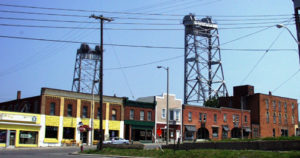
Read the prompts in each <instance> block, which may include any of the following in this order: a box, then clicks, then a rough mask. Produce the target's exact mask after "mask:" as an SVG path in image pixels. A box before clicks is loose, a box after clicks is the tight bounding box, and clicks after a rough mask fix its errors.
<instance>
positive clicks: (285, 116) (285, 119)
mask: <svg viewBox="0 0 300 158" xmlns="http://www.w3.org/2000/svg"><path fill="white" fill-rule="evenodd" d="M284 123H285V124H287V123H288V121H287V114H284Z"/></svg>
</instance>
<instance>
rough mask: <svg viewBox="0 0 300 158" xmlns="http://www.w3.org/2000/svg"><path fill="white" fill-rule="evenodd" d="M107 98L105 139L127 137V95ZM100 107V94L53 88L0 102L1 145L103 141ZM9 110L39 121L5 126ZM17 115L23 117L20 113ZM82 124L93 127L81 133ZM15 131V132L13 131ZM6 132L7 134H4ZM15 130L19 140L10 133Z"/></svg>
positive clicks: (105, 102) (103, 109) (33, 145)
mask: <svg viewBox="0 0 300 158" xmlns="http://www.w3.org/2000/svg"><path fill="white" fill-rule="evenodd" d="M103 99H104V104H103V108H102V111H103V130H104V136H103V138H104V139H109V137H123V135H124V133H123V131H124V121H123V120H124V119H123V118H124V116H123V114H124V112H123V110H124V109H123V98H119V97H110V96H104V98H103ZM99 107H100V105H99V96H97V95H95V96H93V95H91V94H85V93H77V92H71V91H66V90H58V89H51V88H42V90H41V95H40V96H36V97H31V98H24V99H17V100H13V101H10V102H4V103H0V109H1V110H2V111H1V114H2V115H1V116H2V117H1V118H4V119H0V134H1V135H0V146H7V145H5V143H2V142H7V141H10V142H9V144H15V145H12V146H15V147H21V146H22V147H23V146H30V147H38V146H61V145H63V144H73V145H75V144H78V143H80V141H81V140H83V143H85V144H92V143H94V144H95V143H97V142H98V141H99V132H100V131H99V111H100V108H99ZM8 111H14V112H8ZM6 113H8V114H10V115H22V116H23V115H24V116H30V117H32V118H36V121H34V122H26V121H25V122H24V121H18V126H16V125H13V126H12V125H10V126H7V125H5V126H2V124H3V121H5V117H3V114H6ZM14 118H20V116H15V117H14ZM27 120H29V118H27ZM34 120H35V119H34ZM10 122H12V121H10ZM79 124H83V125H86V126H87V127H89V128H90V129H91V130H89V131H86V132H83V133H82V135H81V134H80V131H79ZM31 126H33V128H32V127H31ZM4 127H6V128H4ZM8 127H9V128H8ZM25 127H26V128H25ZM27 127H28V128H27ZM29 129H30V130H29ZM11 130H12V131H13V132H10V131H11ZM14 131H15V132H14ZM24 131H26V132H27V133H24ZM21 132H23V133H21ZM29 132H31V133H29ZM34 132H35V133H34ZM5 133H6V135H7V136H6V137H3V135H5ZM11 133H15V141H13V140H9V138H10V137H9V135H8V134H10V135H13V134H11ZM7 138H8V139H7ZM21 138H22V140H21ZM30 138H31V139H30ZM33 138H34V139H33ZM18 139H20V140H18ZM21 141H23V142H27V144H26V145H23V144H21V143H20V142H21ZM28 143H29V144H28ZM6 144H8V143H6Z"/></svg>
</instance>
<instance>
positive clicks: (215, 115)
mask: <svg viewBox="0 0 300 158" xmlns="http://www.w3.org/2000/svg"><path fill="white" fill-rule="evenodd" d="M214 122H215V123H217V114H214Z"/></svg>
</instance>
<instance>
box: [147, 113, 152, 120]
mask: <svg viewBox="0 0 300 158" xmlns="http://www.w3.org/2000/svg"><path fill="white" fill-rule="evenodd" d="M147 121H152V111H148V112H147Z"/></svg>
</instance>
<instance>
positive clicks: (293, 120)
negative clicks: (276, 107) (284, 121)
mask: <svg viewBox="0 0 300 158" xmlns="http://www.w3.org/2000/svg"><path fill="white" fill-rule="evenodd" d="M292 124H295V117H294V115H292Z"/></svg>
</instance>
